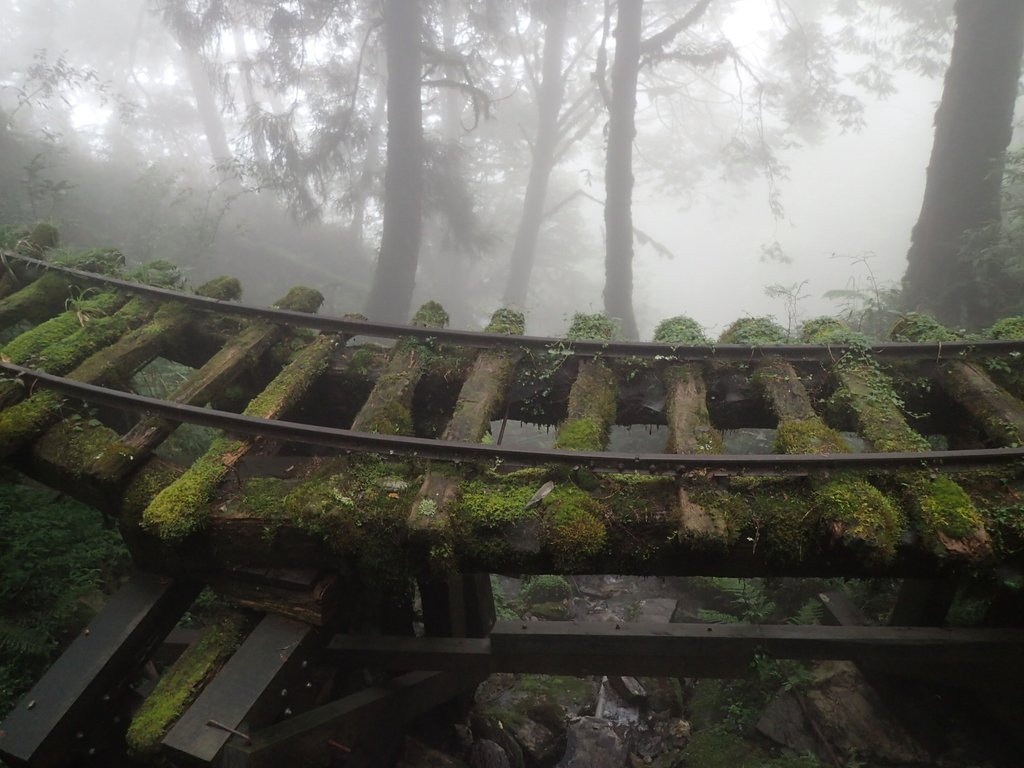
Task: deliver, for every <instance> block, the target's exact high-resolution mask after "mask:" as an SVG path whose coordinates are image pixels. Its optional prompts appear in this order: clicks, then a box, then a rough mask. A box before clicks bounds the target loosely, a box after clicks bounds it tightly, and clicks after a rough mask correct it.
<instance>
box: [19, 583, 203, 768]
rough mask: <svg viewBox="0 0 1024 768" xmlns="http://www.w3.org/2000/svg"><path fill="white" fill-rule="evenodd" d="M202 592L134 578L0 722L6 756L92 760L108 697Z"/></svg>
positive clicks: (30, 761)
mask: <svg viewBox="0 0 1024 768" xmlns="http://www.w3.org/2000/svg"><path fill="white" fill-rule="evenodd" d="M197 592H198V587H196V586H193V585H190V584H184V583H180V582H174V581H171V580H169V579H162V578H160V577H157V576H153V575H151V574H145V573H137V574H135V575H134V576H133V577H132V578H131V580H130V581H128V583H126V584H125V585H124V586H123V587H121V589H120V590H118V591H117V593H115V594H114V595H113V596H112V597H111V598H110V600H109V601H108V602H107V604H106V605H105V606H104V607H103V608H102V609H101V610H100V612H99V613H98V614H97V615H96V617H95V618H94V619H93V620H92V621H91V622H90V623H89V626H88V627H87V628H86V629H85V630H83V631H82V633H81V634H79V635H78V636H77V637H76V638H75V639H74V641H73V642H72V643H71V645H70V646H68V649H67V650H66V651H64V653H63V654H61V656H60V657H59V658H58V659H57V661H56V662H55V663H54V665H53V666H52V667H50V669H49V670H47V672H46V674H44V675H43V677H42V679H41V680H40V681H39V682H38V683H36V684H35V686H33V688H32V690H30V691H29V692H28V693H27V694H26V695H25V697H24V698H23V699H22V700H21V702H20V703H19V704H18V706H17V707H15V709H14V710H13V711H12V712H11V713H10V714H9V715H7V717H6V719H5V720H4V721H3V722H2V723H0V757H3V758H4V760H8V761H10V762H11V763H12V764H15V765H32V766H34V767H39V768H47V767H49V766H58V765H67V764H70V763H72V762H73V761H74V759H75V753H77V752H81V753H85V752H86V751H87V750H88V749H89V747H90V739H91V738H92V737H93V736H94V735H95V729H96V728H97V727H98V725H97V716H98V714H99V713H101V712H103V711H104V708H105V707H109V705H105V704H104V703H103V697H104V696H108V695H113V694H114V693H116V689H118V688H119V687H120V686H122V685H125V684H126V683H127V681H128V678H129V677H130V676H131V674H132V672H133V671H134V670H135V668H136V666H137V665H138V664H141V662H142V660H143V659H145V658H146V656H147V655H148V653H149V652H150V651H151V650H152V649H153V648H154V647H155V646H156V645H157V644H158V643H159V642H160V640H161V638H163V637H164V636H165V635H166V634H167V633H168V632H169V631H170V630H171V628H172V627H173V626H174V625H175V624H176V623H177V622H178V619H179V618H180V617H181V615H182V613H184V611H185V609H186V608H188V606H189V605H190V604H191V602H192V600H193V599H194V598H195V596H196V594H197ZM79 733H80V734H82V736H81V738H79V737H78V734H79Z"/></svg>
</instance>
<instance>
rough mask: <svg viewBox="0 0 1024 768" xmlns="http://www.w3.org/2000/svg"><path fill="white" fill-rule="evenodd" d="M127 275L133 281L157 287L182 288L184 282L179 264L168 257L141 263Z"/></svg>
mask: <svg viewBox="0 0 1024 768" xmlns="http://www.w3.org/2000/svg"><path fill="white" fill-rule="evenodd" d="M125 277H126V278H127V279H129V280H131V281H133V282H136V283H142V284H144V285H154V286H156V287H157V288H180V287H181V286H182V283H183V282H184V278H183V277H182V275H181V270H180V269H178V265H177V264H172V263H171V262H169V261H167V259H154V260H153V261H147V262H146V263H145V264H140V265H139V266H137V267H136V268H135V269H133V270H131V271H130V272H129V273H128V274H127V275H125Z"/></svg>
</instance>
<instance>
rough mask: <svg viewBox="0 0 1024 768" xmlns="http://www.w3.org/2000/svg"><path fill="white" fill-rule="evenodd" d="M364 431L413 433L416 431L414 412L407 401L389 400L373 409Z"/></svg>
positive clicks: (394, 433)
mask: <svg viewBox="0 0 1024 768" xmlns="http://www.w3.org/2000/svg"><path fill="white" fill-rule="evenodd" d="M363 431H364V432H375V433H377V434H379V435H411V434H413V433H414V432H415V428H414V425H413V421H412V412H411V411H410V410H409V406H407V405H405V403H400V402H398V401H396V400H389V401H387V402H385V403H384V404H383V405H381V406H380V407H379V408H377V409H375V410H374V411H373V413H372V415H371V417H370V418H369V419H368V420H367V421H366V423H365V424H363Z"/></svg>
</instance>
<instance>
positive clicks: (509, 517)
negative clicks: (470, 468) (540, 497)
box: [458, 479, 543, 531]
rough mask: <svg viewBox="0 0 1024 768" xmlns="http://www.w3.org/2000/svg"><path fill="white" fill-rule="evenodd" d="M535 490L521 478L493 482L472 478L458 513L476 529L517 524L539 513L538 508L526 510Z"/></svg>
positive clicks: (466, 487)
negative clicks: (519, 480)
mask: <svg viewBox="0 0 1024 768" xmlns="http://www.w3.org/2000/svg"><path fill="white" fill-rule="evenodd" d="M536 482H543V479H541V480H539V481H536ZM534 491H535V489H534V488H533V487H532V486H530V485H526V484H525V482H522V481H521V482H511V481H506V482H499V483H497V484H492V483H486V482H483V481H482V480H471V481H469V482H467V483H463V484H462V488H461V493H460V496H459V504H458V509H459V513H458V514H459V517H460V518H462V519H463V520H464V521H465V522H466V523H468V524H469V525H470V526H471V528H473V529H483V530H491V531H493V530H497V529H500V528H503V527H505V526H508V525H514V524H516V523H518V522H521V521H523V520H530V519H533V518H535V517H536V516H537V507H534V508H532V509H526V504H527V502H529V501H530V499H531V498H532V497H533V494H534Z"/></svg>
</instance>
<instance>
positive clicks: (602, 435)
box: [555, 418, 608, 451]
mask: <svg viewBox="0 0 1024 768" xmlns="http://www.w3.org/2000/svg"><path fill="white" fill-rule="evenodd" d="M607 439H608V426H607V425H606V424H603V423H599V422H598V421H596V420H595V419H589V418H583V419H575V420H571V421H567V422H566V423H565V424H563V425H562V428H561V429H560V430H559V431H558V437H557V438H556V439H555V448H558V449H560V450H563V451H600V450H602V449H603V448H604V445H605V443H606V442H607Z"/></svg>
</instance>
